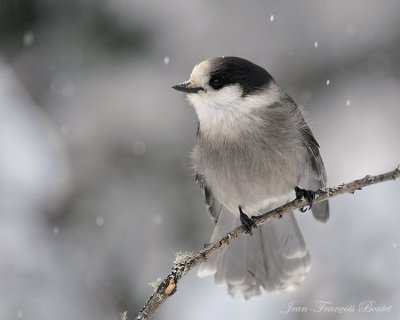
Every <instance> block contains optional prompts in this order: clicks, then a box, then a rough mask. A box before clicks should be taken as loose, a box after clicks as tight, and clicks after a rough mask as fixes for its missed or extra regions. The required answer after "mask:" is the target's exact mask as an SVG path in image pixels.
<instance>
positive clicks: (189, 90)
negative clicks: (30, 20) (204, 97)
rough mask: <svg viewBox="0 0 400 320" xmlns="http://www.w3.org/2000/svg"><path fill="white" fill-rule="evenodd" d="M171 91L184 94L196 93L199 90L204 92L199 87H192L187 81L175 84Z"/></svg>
mask: <svg viewBox="0 0 400 320" xmlns="http://www.w3.org/2000/svg"><path fill="white" fill-rule="evenodd" d="M172 89H175V90H178V91H182V92H186V93H197V92H199V91H200V90H204V89H203V88H201V87H192V86H191V83H190V82H189V81H185V82H182V83H180V84H177V85H175V86H173V87H172Z"/></svg>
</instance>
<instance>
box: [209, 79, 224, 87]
mask: <svg viewBox="0 0 400 320" xmlns="http://www.w3.org/2000/svg"><path fill="white" fill-rule="evenodd" d="M210 86H211V87H213V88H214V89H220V88H222V87H223V86H224V81H223V80H222V79H221V78H211V79H210Z"/></svg>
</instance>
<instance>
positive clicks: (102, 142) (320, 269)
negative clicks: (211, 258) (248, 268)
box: [0, 0, 400, 320]
mask: <svg viewBox="0 0 400 320" xmlns="http://www.w3.org/2000/svg"><path fill="white" fill-rule="evenodd" d="M220 55H235V56H240V57H244V58H247V59H249V60H252V61H254V62H255V63H257V64H260V65H262V66H264V67H265V68H266V69H267V70H269V71H270V73H271V74H272V75H273V76H274V77H275V78H276V80H277V81H278V82H279V83H280V84H281V86H282V87H283V88H285V89H286V91H287V92H288V93H289V94H290V95H291V96H292V97H293V98H294V99H295V100H296V101H297V102H298V103H299V104H301V105H303V106H304V108H305V110H306V111H307V117H308V118H309V119H310V125H311V128H312V129H313V131H314V134H315V136H316V137H317V140H318V141H319V143H320V145H321V153H322V156H323V158H324V161H325V164H326V167H327V172H328V180H329V184H330V185H334V184H337V183H341V182H345V181H350V180H352V179H354V178H358V177H362V176H364V175H366V174H376V173H381V172H384V171H386V170H391V169H393V168H394V167H395V166H397V165H398V164H399V163H400V144H399V136H400V125H399V119H400V105H399V101H400V59H399V57H400V3H399V2H398V1H397V0H392V1H390V0H386V1H372V0H358V1H351V2H350V1H344V0H340V1H339V0H325V1H317V0H315V1H312V0H301V1H261V0H259V1H252V2H246V1H228V0H221V1H212V0H206V1H183V0H171V1H168V2H166V1H162V0H152V1H145V0H137V1H134V0H108V1H105V0H98V1H94V0H89V1H88V0H86V1H83V0H81V1H79V0H69V1H62V0H0V319H5V320H6V319H7V320H10V319H32V320H39V319H40V320H50V319H58V320H64V319H65V320H67V319H85V320H91V319H96V320H102V319H104V320H105V319H107V320H109V319H119V313H120V312H122V311H124V310H128V314H129V315H130V317H131V318H133V317H134V316H135V315H136V313H137V312H138V310H139V309H140V308H141V306H142V304H143V302H144V301H145V299H146V298H147V297H148V296H149V295H150V294H151V292H152V288H151V287H150V286H149V285H148V283H149V282H152V281H154V280H155V279H156V278H157V277H162V276H165V275H166V273H167V272H169V270H170V267H171V263H172V260H173V259H174V253H176V252H177V251H184V250H192V251H197V250H198V249H200V248H202V245H203V244H204V243H206V242H208V240H209V236H210V235H211V231H212V224H211V221H210V220H209V218H208V216H207V214H206V213H205V208H204V205H203V199H202V195H201V192H200V191H199V188H198V186H197V185H195V184H194V182H193V180H194V177H193V172H192V170H191V168H190V161H189V152H190V150H191V148H192V146H193V144H194V143H195V131H196V118H195V114H194V112H193V110H192V109H191V108H190V107H189V106H188V104H187V103H186V101H185V99H184V98H183V95H182V94H179V93H177V92H174V91H173V90H171V86H172V85H174V84H176V83H178V82H181V81H183V80H186V79H187V77H188V75H189V73H190V71H191V69H192V67H193V65H194V64H195V63H197V62H199V61H201V60H204V59H206V58H208V57H213V56H220ZM399 196H400V185H399V183H398V182H397V183H394V182H389V183H385V184H382V185H378V186H374V187H370V188H367V189H365V190H364V191H362V192H357V193H356V194H355V195H354V196H350V195H346V196H343V197H340V198H338V199H335V200H332V201H331V219H330V221H329V223H328V224H326V225H324V224H321V223H317V222H315V221H313V219H312V217H311V215H309V214H298V218H299V220H300V224H301V227H302V230H303V234H304V237H305V239H306V242H307V243H308V246H309V249H310V252H311V256H312V261H313V267H312V270H311V272H310V274H309V276H308V277H307V279H306V280H305V282H304V283H303V285H302V286H301V287H300V289H299V290H298V291H296V292H294V293H291V294H263V295H262V296H259V297H256V298H254V299H251V300H249V301H244V300H243V299H233V298H231V297H230V296H229V295H228V294H227V293H226V290H225V288H223V287H216V286H215V285H214V284H213V279H211V278H207V279H199V278H197V277H196V275H195V272H192V273H190V274H189V275H188V276H187V277H186V278H185V279H184V280H183V281H182V282H181V283H180V286H179V288H178V292H177V293H176V294H175V295H174V296H173V297H172V298H171V299H170V300H168V302H167V303H166V304H165V305H164V306H163V307H162V308H161V310H160V311H159V313H158V314H157V316H156V319H165V320H169V319H192V320H196V319H260V320H264V319H288V320H291V319H314V318H315V319H317V318H318V319H337V318H340V319H365V318H366V317H368V318H369V319H399V317H400V303H399V301H400V276H399V270H400V233H399V231H398V229H399V226H400V210H399V206H398V199H399ZM320 300H325V301H330V302H332V304H333V305H334V306H350V305H356V306H357V305H358V304H359V303H360V302H361V301H363V300H376V301H377V304H378V305H387V306H388V305H392V309H391V312H388V313H384V314H380V313H373V314H367V315H366V314H362V313H344V314H337V313H310V312H308V313H294V312H290V313H288V314H283V313H284V312H285V311H286V310H287V306H288V303H290V302H296V305H298V306H310V307H313V306H315V305H316V303H317V302H318V301H320Z"/></svg>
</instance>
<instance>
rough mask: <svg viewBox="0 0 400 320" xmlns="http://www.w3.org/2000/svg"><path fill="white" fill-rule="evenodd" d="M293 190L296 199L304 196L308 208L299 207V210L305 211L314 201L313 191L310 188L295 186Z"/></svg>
mask: <svg viewBox="0 0 400 320" xmlns="http://www.w3.org/2000/svg"><path fill="white" fill-rule="evenodd" d="M294 191H295V192H296V199H298V200H301V199H302V198H305V199H306V200H307V201H308V203H309V206H308V208H307V207H303V208H299V210H300V211H301V212H306V211H307V210H310V209H311V207H312V204H313V201H314V196H315V192H314V191H311V190H305V189H300V188H299V187H295V188H294Z"/></svg>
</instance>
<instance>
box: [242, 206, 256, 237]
mask: <svg viewBox="0 0 400 320" xmlns="http://www.w3.org/2000/svg"><path fill="white" fill-rule="evenodd" d="M239 212H240V222H241V224H242V227H243V229H244V230H245V232H246V233H249V234H250V235H253V231H252V229H253V228H254V229H256V228H257V225H256V224H255V222H254V221H253V219H252V218H249V216H248V215H247V214H245V213H244V212H243V210H242V207H240V206H239Z"/></svg>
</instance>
